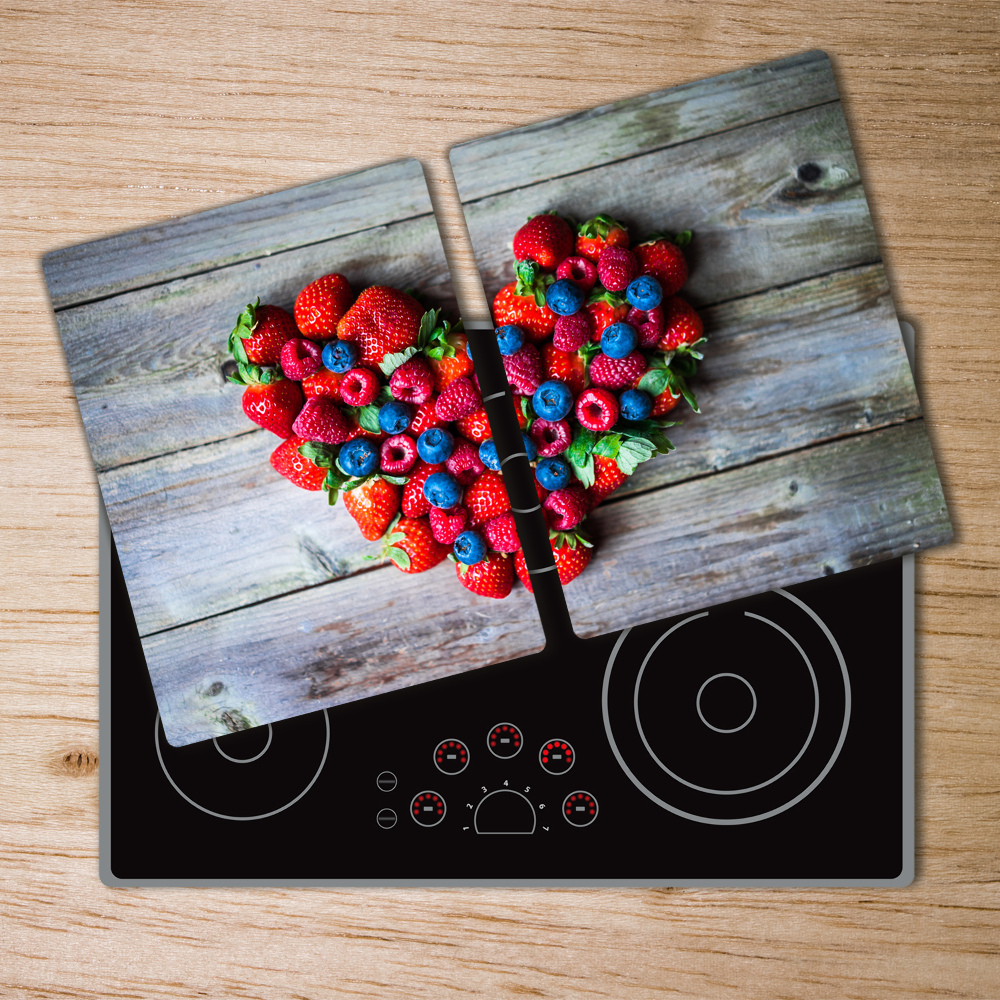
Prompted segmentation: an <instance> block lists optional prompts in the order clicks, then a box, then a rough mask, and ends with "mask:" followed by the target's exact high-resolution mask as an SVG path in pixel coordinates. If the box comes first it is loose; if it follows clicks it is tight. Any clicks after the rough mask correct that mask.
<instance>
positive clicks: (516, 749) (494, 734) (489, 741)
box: [486, 722, 524, 760]
mask: <svg viewBox="0 0 1000 1000" xmlns="http://www.w3.org/2000/svg"><path fill="white" fill-rule="evenodd" d="M523 741H524V738H523V737H522V736H521V730H520V729H518V728H517V726H514V725H511V723H509V722H499V723H497V725H495V726H494V727H493V728H492V729H491V730H490V733H489V736H487V737H486V745H487V746H488V747H489V748H490V753H491V754H493V756H494V757H500V758H502V759H504V760H506V759H508V758H509V757H514V756H516V755H517V754H518V753H520V752H521V744H522V742H523Z"/></svg>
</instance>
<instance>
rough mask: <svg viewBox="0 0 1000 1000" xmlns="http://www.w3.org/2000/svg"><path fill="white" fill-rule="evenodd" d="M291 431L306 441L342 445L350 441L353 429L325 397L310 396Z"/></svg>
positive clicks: (334, 405)
mask: <svg viewBox="0 0 1000 1000" xmlns="http://www.w3.org/2000/svg"><path fill="white" fill-rule="evenodd" d="M292 430H293V431H294V432H295V433H296V435H297V436H298V437H300V438H305V439H306V440H307V441H321V442H323V444H343V443H344V442H345V441H349V440H350V439H351V437H352V436H353V435H352V431H353V428H352V427H351V425H350V424H349V423H348V421H347V418H346V417H345V416H344V415H343V413H341V412H340V410H339V409H338V408H337V405H336V403H334V402H333V400H332V399H328V398H327V397H326V396H310V397H309V398H308V399H307V400H306V402H305V406H303V407H302V409H301V410H299V415H298V416H297V417H296V418H295V423H294V424H292Z"/></svg>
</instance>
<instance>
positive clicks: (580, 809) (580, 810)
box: [424, 806, 586, 813]
mask: <svg viewBox="0 0 1000 1000" xmlns="http://www.w3.org/2000/svg"><path fill="white" fill-rule="evenodd" d="M424 808H425V809H426V808H427V806H424ZM585 809H586V806H577V807H576V811H577V812H578V813H582V812H584V811H585Z"/></svg>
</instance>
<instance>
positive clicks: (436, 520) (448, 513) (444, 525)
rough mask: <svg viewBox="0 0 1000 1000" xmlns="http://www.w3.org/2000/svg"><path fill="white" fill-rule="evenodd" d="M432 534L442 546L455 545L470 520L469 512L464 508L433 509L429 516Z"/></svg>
mask: <svg viewBox="0 0 1000 1000" xmlns="http://www.w3.org/2000/svg"><path fill="white" fill-rule="evenodd" d="M428 516H429V518H430V522H431V533H432V534H433V535H434V537H435V538H436V539H437V540H438V541H439V542H440V543H441V544H442V545H454V544H455V539H456V538H458V536H459V535H460V534H462V532H463V531H465V525H466V523H467V522H468V520H469V512H468V511H467V510H466V509H465V508H464V507H449V508H448V509H447V510H445V509H444V508H442V507H431V510H430V514H429V515H428Z"/></svg>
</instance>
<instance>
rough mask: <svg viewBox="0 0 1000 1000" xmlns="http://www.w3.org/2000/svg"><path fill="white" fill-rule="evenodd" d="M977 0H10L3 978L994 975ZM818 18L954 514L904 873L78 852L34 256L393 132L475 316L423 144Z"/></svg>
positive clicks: (91, 807)
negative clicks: (791, 876)
mask: <svg viewBox="0 0 1000 1000" xmlns="http://www.w3.org/2000/svg"><path fill="white" fill-rule="evenodd" d="M998 13H1000V11H998V8H997V5H996V4H995V3H984V2H980V0H955V2H949V3H937V2H923V3H920V2H905V0H904V2H889V3H874V2H870V0H865V2H862V3H858V4H856V5H848V6H840V7H824V6H811V7H807V6H804V5H802V4H795V3H789V2H785V0H772V2H770V3H767V4H764V3H759V2H726V3H716V2H701V0H698V2H695V0H689V2H684V0H681V2H678V3H675V4H672V5H671V6H670V8H669V10H668V9H666V8H664V7H663V6H662V5H655V4H648V3H629V4H624V3H617V2H616V0H610V2H609V3H606V4H602V5H600V7H594V6H592V5H591V6H588V7H587V8H586V9H584V8H583V7H581V6H579V5H575V4H571V3H564V2H561V0H556V2H554V3H552V4H550V5H548V6H547V7H545V8H539V7H537V6H535V5H530V6H527V5H521V4H518V3H516V2H514V3H512V4H507V5H505V6H503V7H498V6H497V5H494V4H487V3H481V2H477V0H470V2H467V3H464V4H450V3H448V4H440V5H430V4H428V5H424V6H423V8H422V9H421V10H420V12H419V15H417V14H415V13H414V11H413V9H412V5H404V4H397V3H392V2H387V3H384V4H381V5H379V8H378V10H377V12H373V13H371V14H369V13H367V11H366V10H365V9H363V8H362V7H361V6H360V5H357V4H353V3H345V4H340V5H338V9H337V12H336V13H333V12H331V11H330V9H329V7H328V6H326V7H324V6H321V5H318V4H311V3H302V4H299V5H297V6H296V7H295V16H294V17H291V16H289V15H288V12H287V11H285V10H279V9H277V8H276V7H275V6H274V5H273V4H272V5H265V4H259V3H246V4H240V5H239V6H238V7H237V6H234V5H229V4H227V3H225V2H223V3H221V4H215V5H213V6H212V7H210V8H209V7H204V6H201V5H198V4H196V3H178V4H175V5H174V6H173V7H171V9H170V11H169V15H165V12H164V9H163V8H161V7H157V6H155V5H140V4H133V5H123V4H111V3H103V2H95V0H87V2H85V3H79V4H73V5H65V6H63V7H61V8H54V7H48V8H42V7H35V6H32V5H31V4H27V5H26V4H21V5H20V6H19V7H18V8H17V9H16V10H15V9H13V8H12V9H10V10H8V11H5V12H4V14H3V15H2V16H3V19H4V20H3V26H4V32H5V35H4V38H5V45H4V57H3V60H4V61H3V63H2V66H0V74H2V79H3V84H4V85H3V88H2V97H0V101H2V102H3V115H2V118H0V129H2V130H3V133H2V134H3V136H4V139H5V140H6V141H5V142H4V145H3V153H2V156H0V198H2V204H3V206H4V212H3V213H2V215H0V219H2V221H0V226H2V229H3V236H4V238H3V241H2V242H0V254H2V256H3V261H4V267H3V269H0V298H2V301H3V302H4V307H5V322H4V324H3V325H2V326H0V339H2V341H3V345H4V348H5V360H6V372H7V376H8V377H7V378H6V379H5V380H3V382H2V384H0V412H2V414H3V422H2V424H0V467H2V470H3V475H2V476H0V504H2V509H3V512H4V515H3V519H2V523H0V539H2V545H0V571H2V573H0V580H2V584H0V586H2V588H3V604H2V609H0V623H2V626H3V627H2V630H0V662H2V663H3V667H2V668H0V764H2V766H0V879H2V882H3V891H2V892H0V993H3V994H4V995H5V996H10V997H14V998H27V997H66V996H73V997H88V998H89V997H107V996H132V997H144V998H146V997H149V998H164V997H178V998H187V997H190V996H195V995H199V994H201V993H207V994H209V995H213V996H226V997H228V996H233V997H235V996H239V997H260V998H268V1000H271V998H275V1000H277V998H285V997H288V996H294V995H298V996H306V997H309V998H310V1000H313V998H321V997H323V998H325V997H342V996H353V997H379V998H383V997H393V998H394V997H407V998H409V997H439V996H442V995H447V994H450V993H454V994H459V993H460V994H462V995H465V996H472V997H489V998H500V997H510V996H519V995H529V996H546V997H579V996H581V995H586V996H591V997H609V998H620V997H624V996H628V997H630V998H639V1000H647V998H649V1000H652V998H657V1000H659V998H662V997H664V996H665V995H669V996H676V997H684V998H712V1000H715V998H719V997H733V996H739V997H745V998H750V1000H773V998H775V997H795V998H797V1000H798V998H821V1000H843V998H845V997H849V998H864V1000H890V998H891V1000H899V998H900V997H905V998H908V1000H909V998H913V1000H917V998H925V997H926V998H931V997H943V996H947V997H950V998H961V1000H973V998H975V1000H995V998H996V995H997V988H996V984H997V982H998V980H1000V962H998V957H997V956H998V940H1000V891H998V888H997V887H998V884H1000V861H998V857H997V851H996V835H995V831H996V825H997V821H998V818H1000V817H998V813H997V800H998V799H997V796H998V791H1000V759H998V757H997V754H996V750H995V748H996V746H997V742H998V740H1000V683H998V680H997V667H998V666H1000V658H998V653H997V650H998V649H1000V627H998V622H1000V614H998V606H997V604H998V602H997V593H998V590H1000V546H998V537H1000V536H998V533H997V516H996V497H997V495H998V491H1000V473H998V470H1000V461H998V458H1000V456H998V447H997V441H998V434H997V431H998V427H997V423H998V421H997V416H996V388H997V385H998V383H1000V367H998V364H997V356H998V353H1000V352H998V348H1000V343H998V334H997V331H998V330H1000V298H998V293H997V288H996V281H995V273H994V272H995V248H996V243H997V237H998V235H1000V226H998V219H997V210H996V205H995V203H994V199H992V196H991V194H990V185H989V176H990V175H989V169H988V164H989V163H991V162H993V160H995V158H996V154H997V153H998V152H1000V149H998V145H1000V144H998V140H997V136H998V134H1000V130H998V124H1000V123H998V118H997V111H996V109H997V107H998V106H1000V101H998V100H997V89H998V88H997V83H998V75H1000V74H998V70H997V65H998V60H997V45H996V38H997V30H998V27H1000V24H998V20H1000V18H998ZM626 18H627V22H628V24H629V25H630V27H631V28H632V29H633V30H632V31H631V32H630V35H629V39H628V44H627V49H626V50H625V55H624V56H623V42H622V24H623V23H625V19H626ZM359 39H360V40H361V42H360V43H359ZM817 47H819V48H822V49H825V50H827V51H828V52H830V53H831V55H832V57H833V62H834V67H835V72H836V76H837V80H838V83H839V85H840V90H841V94H842V97H843V102H844V108H845V112H846V115H847V119H848V122H849V125H850V128H851V132H852V135H853V137H854V139H855V143H856V145H855V149H856V152H857V154H858V160H859V166H860V169H861V173H862V176H863V177H864V178H865V183H866V185H867V187H868V191H869V194H870V196H871V206H872V210H873V214H874V217H875V228H876V233H877V236H878V242H879V245H880V248H881V251H882V255H883V257H884V258H885V261H886V263H887V267H888V271H889V275H890V283H891V286H892V289H893V293H894V296H895V299H896V303H897V307H898V308H899V310H900V313H901V314H902V315H903V316H906V317H908V318H913V319H914V320H915V321H916V323H917V328H918V348H919V351H920V357H921V371H920V374H919V378H918V388H919V392H920V396H921V402H922V404H923V410H924V413H925V414H926V416H927V421H928V425H929V427H930V430H931V436H932V441H933V444H934V448H935V452H936V456H937V458H938V462H939V464H940V467H941V470H942V474H943V479H944V483H945V490H946V495H947V497H948V501H949V506H950V510H951V512H952V515H953V517H954V520H955V524H956V528H957V533H958V541H957V543H956V544H954V545H951V546H948V547H946V548H943V549H938V550H935V551H934V552H931V553H928V554H926V555H923V556H919V557H918V576H917V585H918V608H917V614H918V618H917V620H918V626H919V634H918V646H917V655H918V674H917V682H918V717H917V732H918V755H917V766H918V800H917V809H918V827H917V851H918V874H917V880H916V882H915V883H914V885H913V886H912V887H911V888H909V889H905V890H877V891H859V890H852V889H843V890H835V891H816V890H811V891H794V890H755V891H747V890H741V891H727V890H712V891H698V890H679V891H671V890H628V891H607V890H603V891H543V890H518V891H514V890H508V891H497V890H491V891H471V890H469V891H465V890H462V891H457V890H452V891H420V892H416V891H406V892H401V891H391V890H382V891H354V892H351V891H338V892H331V891H323V890H303V891H295V890H239V891H237V890H222V889H218V890H216V889H212V890H123V889H117V890H112V889H107V888H105V887H103V886H102V885H100V883H99V882H98V878H97V860H96V858H97V779H96V775H93V774H91V775H89V776H86V777H74V776H70V775H69V774H67V773H65V772H63V771H61V770H59V769H56V768H53V767H52V766H51V761H52V759H53V756H55V757H56V758H58V757H59V755H60V754H64V753H68V752H70V751H71V750H74V749H75V750H81V749H87V748H88V747H89V748H90V749H96V746H97V621H96V618H97V554H96V540H97V516H98V514H97V501H96V497H97V493H96V483H95V479H94V474H93V465H92V463H91V460H90V456H89V452H88V450H87V445H86V440H85V438H84V436H83V433H82V430H81V427H80V423H79V415H78V410H77V407H76V403H75V401H74V398H73V395H72V392H71V389H70V381H69V378H68V374H67V371H66V368H65V367H64V365H65V362H64V360H63V357H62V351H61V348H60V346H59V340H58V334H57V332H56V328H55V324H54V321H53V319H52V316H51V311H50V304H49V301H48V296H47V294H46V291H45V286H44V282H43V277H42V273H41V269H40V264H39V262H40V259H41V257H42V255H43V254H45V253H47V252H49V251H51V250H52V249H53V248H55V247H59V246H65V245H67V244H71V243H79V242H82V241H84V240H87V239H94V238H97V237H101V236H106V235H107V234H108V233H113V232H121V231H123V230H127V229H132V228H134V227H135V226H137V225H153V224H156V223H158V222H160V221H161V220H163V219H166V218H170V217H176V216H181V215H187V214H190V213H193V212H198V211H202V210H205V209H208V208H214V207H216V206H218V205H219V204H222V203H228V202H235V201H239V200H242V199H246V198H249V197H252V196H254V195H256V194H261V193H263V192H266V191H273V190H279V189H283V188H288V187H292V186H295V185H299V184H304V183H308V182H311V181H315V180H316V179H317V178H322V177H329V176H331V175H333V174H337V173H341V172H344V171H348V170H358V169H360V168H362V167H364V166H368V165H371V164H373V163H378V162H385V161H388V160H393V159H397V158H399V157H402V156H412V155H418V156H420V157H422V158H423V159H424V162H425V165H426V167H427V172H428V175H429V177H430V178H431V181H432V196H433V197H434V200H435V203H436V205H437V207H438V208H439V210H440V211H442V213H443V215H444V218H445V220H446V222H445V226H444V232H445V236H446V239H447V241H448V253H449V257H450V258H451V259H452V260H453V261H454V262H456V263H459V264H461V265H462V266H461V268H460V269H459V270H458V271H457V272H456V286H457V290H458V293H459V300H460V302H461V303H462V306H463V310H462V311H463V313H464V314H465V315H469V316H472V315H473V306H474V303H475V302H476V294H477V284H478V278H477V275H476V272H475V268H474V266H473V265H472V264H471V263H470V262H469V258H470V256H471V254H470V253H469V252H468V251H465V252H463V251H462V243H461V242H460V240H459V237H461V236H463V234H464V223H463V220H462V216H461V212H460V210H459V209H458V207H457V199H456V197H455V195H454V193H453V190H452V188H451V187H450V186H449V185H448V183H447V167H446V162H447V159H446V158H447V151H448V149H449V148H450V147H451V146H452V145H454V143H456V142H458V141H462V140H466V139H471V138H476V137H481V136H487V135H489V134H491V133H495V132H498V131H501V130H503V129H508V128H513V127H515V126H521V125H528V124H531V123H532V122H535V121H543V120H546V119H549V118H552V117H553V116H556V115H568V114H574V113H576V112H579V111H581V110H582V109H585V108H590V107H594V106H598V105H604V104H607V103H609V102H611V101H617V100H619V99H621V98H623V97H627V96H629V95H638V94H643V93H646V92H648V91H650V90H652V89H658V88H665V87H671V86H674V85H675V84H680V83H687V82H689V81H692V80H698V79H701V78H704V77H708V76H711V75H713V74H716V73H722V72H728V71H738V70H741V69H743V68H745V67H747V66H751V65H753V64H755V63H760V62H763V61H765V60H771V59H777V58H780V57H782V56H787V55H788V54H789V53H797V52H804V51H806V50H808V49H813V48H817ZM165 53H168V55H165ZM331 54H336V55H335V57H334V56H333V55H331ZM581 66H583V67H585V69H584V70H581ZM984 164H985V165H987V166H984ZM943 265H945V266H943ZM956 310H958V315H957V314H956ZM25 343H30V344H31V345H32V349H31V351H30V352H25V350H24V345H25ZM54 454H56V455H58V462H57V468H55V469H54V466H53V457H52V456H53V455H54ZM324 847H325V845H320V846H319V849H324Z"/></svg>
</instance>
